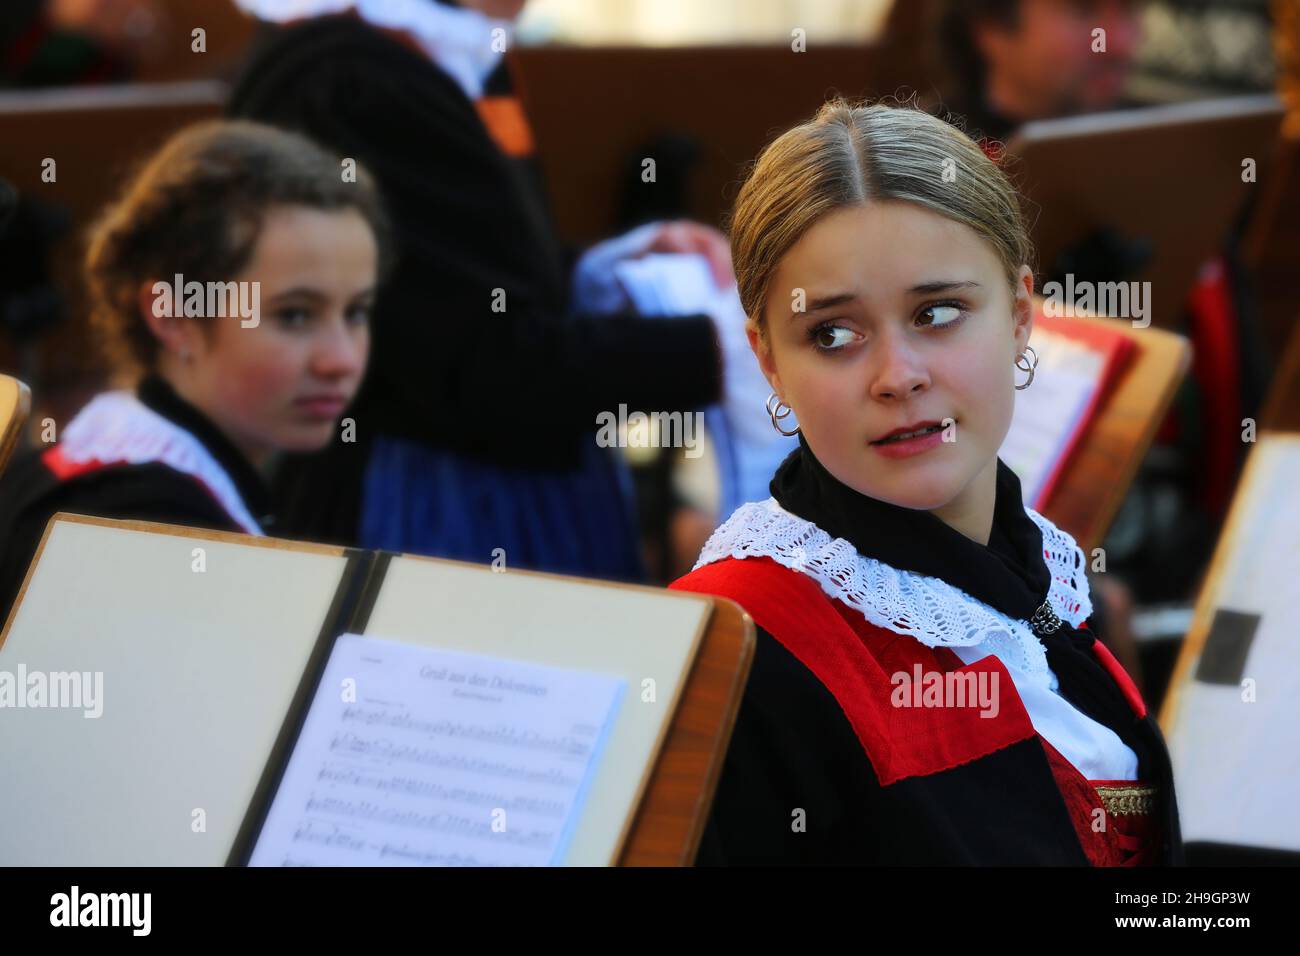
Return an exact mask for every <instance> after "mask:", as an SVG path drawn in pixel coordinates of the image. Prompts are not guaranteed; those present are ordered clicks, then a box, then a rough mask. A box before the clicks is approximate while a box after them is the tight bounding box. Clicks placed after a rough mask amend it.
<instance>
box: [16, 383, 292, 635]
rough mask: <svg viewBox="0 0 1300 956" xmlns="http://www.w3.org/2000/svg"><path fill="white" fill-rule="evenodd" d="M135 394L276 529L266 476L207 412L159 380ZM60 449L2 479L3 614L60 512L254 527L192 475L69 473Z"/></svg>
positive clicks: (160, 470) (145, 465) (104, 469)
mask: <svg viewBox="0 0 1300 956" xmlns="http://www.w3.org/2000/svg"><path fill="white" fill-rule="evenodd" d="M136 395H137V397H138V398H139V399H140V401H141V402H142V403H143V404H144V405H145V406H146V407H147V408H149V409H151V410H152V411H154V412H157V413H158V414H159V415H161V416H163V417H164V418H165V419H167V420H168V421H170V422H171V423H173V424H175V425H177V426H179V427H180V428H182V429H184V430H185V431H186V432H188V433H189V434H190V435H192V436H193V437H194V438H196V439H197V440H198V441H199V442H200V443H201V444H202V445H203V447H204V448H205V449H206V450H207V451H208V453H209V454H210V455H211V456H212V457H213V458H214V459H215V460H216V463H217V464H218V465H219V466H220V468H221V469H222V470H223V471H224V472H225V473H226V475H228V476H229V478H230V480H231V481H232V482H233V483H234V486H235V489H236V491H237V493H238V495H239V497H240V498H241V499H242V501H243V503H244V504H245V505H246V506H247V509H248V510H249V511H250V512H251V513H252V515H254V516H255V517H256V520H257V523H258V525H259V526H261V527H262V529H263V530H270V529H271V528H272V527H273V525H274V522H275V519H274V516H273V515H272V514H271V499H270V495H269V492H268V491H267V489H266V487H265V485H264V483H263V481H262V478H261V476H260V475H259V474H258V472H257V470H256V469H255V468H254V467H253V466H252V465H251V464H250V463H249V462H248V460H247V459H246V458H244V456H243V455H242V454H241V453H240V452H239V451H238V449H236V448H235V447H234V446H233V445H232V444H231V443H230V441H229V440H228V439H227V438H226V437H225V436H224V435H223V434H222V433H221V432H220V431H219V430H218V429H217V427H216V426H215V425H214V424H213V423H212V422H211V421H210V420H209V419H208V418H207V417H206V416H205V415H204V414H203V413H202V412H200V411H199V410H198V409H197V408H195V407H194V406H193V405H190V404H189V403H188V402H186V401H185V400H184V399H182V398H181V397H180V396H179V395H177V394H176V392H175V390H174V389H172V387H171V386H170V385H169V384H168V383H167V382H166V381H164V380H163V379H162V378H160V377H158V376H148V377H146V378H145V379H143V380H142V381H141V382H140V384H139V386H138V387H137V389H136ZM74 421H75V419H74ZM58 447H59V446H58V445H57V444H56V445H53V446H51V447H50V448H45V449H37V450H34V451H31V452H28V453H26V454H25V455H21V456H20V457H18V458H17V459H16V460H14V461H13V462H11V463H10V466H9V467H8V468H7V469H6V470H5V472H4V475H3V476H0V542H3V550H2V551H0V609H2V610H3V612H4V613H5V614H7V613H8V610H9V607H10V605H11V604H12V603H13V600H14V598H15V597H16V595H17V593H18V589H19V588H20V587H21V585H22V582H23V578H24V577H25V576H26V574H27V567H28V565H29V564H30V563H31V559H32V555H33V554H34V553H35V551H36V547H37V545H38V544H39V543H40V540H41V536H42V535H43V534H44V533H45V526H46V525H47V524H48V523H49V519H50V516H51V515H53V514H54V513H55V512H59V511H66V512H70V513H73V514H82V515H93V516H96V517H103V518H133V519H138V520H142V521H159V522H164V523H167V524H180V525H189V526H191V527H196V528H214V529H217V530H223V531H246V530H248V529H246V528H244V527H243V526H241V525H240V523H239V522H238V521H237V520H236V519H235V518H234V517H232V515H231V514H230V513H229V511H227V509H226V508H225V507H223V505H222V504H221V503H220V502H219V501H218V500H217V499H216V498H215V497H213V495H212V494H211V493H209V491H208V490H207V489H206V488H205V487H204V485H203V484H201V483H200V482H199V481H196V480H195V478H194V477H193V476H191V475H189V474H186V473H184V472H181V471H177V470H176V469H174V468H172V467H170V466H168V465H165V464H162V463H160V462H156V461H151V462H141V463H138V464H128V463H126V462H120V461H119V462H105V463H102V464H101V465H100V466H97V467H90V468H77V469H76V473H75V474H70V473H69V472H68V471H67V470H65V469H62V468H59V467H58V466H57V465H56V464H54V462H55V461H56V458H55V456H54V455H53V452H54V451H56V450H57V449H58ZM52 465H53V467H52ZM60 473H62V476H61V475H60Z"/></svg>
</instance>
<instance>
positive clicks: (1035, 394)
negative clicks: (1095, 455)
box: [998, 330, 1106, 509]
mask: <svg viewBox="0 0 1300 956" xmlns="http://www.w3.org/2000/svg"><path fill="white" fill-rule="evenodd" d="M1032 344H1033V346H1034V350H1035V351H1036V352H1037V353H1038V370H1037V374H1036V375H1035V376H1034V384H1033V386H1031V387H1030V388H1028V389H1025V390H1023V391H1018V392H1016V407H1015V411H1014V412H1013V413H1012V416H1011V428H1010V430H1009V431H1008V432H1007V437H1006V440H1005V441H1003V443H1002V447H1001V448H1000V449H999V450H998V456H999V457H1000V458H1001V459H1002V460H1003V461H1004V462H1006V463H1007V466H1008V467H1009V468H1010V469H1011V470H1012V471H1014V472H1015V473H1016V475H1017V476H1018V477H1019V478H1020V488H1021V491H1022V493H1023V494H1024V499H1025V504H1026V505H1028V506H1029V507H1031V508H1035V509H1037V508H1039V507H1040V506H1041V505H1042V502H1041V501H1039V497H1040V496H1041V494H1042V491H1043V487H1044V485H1045V484H1046V482H1047V480H1048V478H1050V477H1051V475H1052V470H1053V469H1054V468H1055V466H1056V462H1057V461H1058V460H1059V459H1060V458H1061V456H1062V455H1065V454H1067V453H1068V451H1069V448H1070V445H1071V443H1072V439H1073V437H1074V435H1075V433H1076V432H1077V431H1078V429H1079V428H1080V426H1081V425H1082V421H1081V420H1082V418H1083V414H1084V412H1085V411H1086V409H1087V408H1088V403H1089V402H1090V401H1091V400H1092V396H1093V395H1094V394H1095V393H1096V391H1097V389H1098V387H1099V386H1100V382H1101V376H1102V372H1103V371H1104V368H1105V362H1106V359H1105V356H1103V355H1102V354H1101V353H1100V352H1097V351H1096V350H1095V349H1092V348H1090V347H1088V346H1087V345H1085V344H1084V343H1082V342H1079V341H1078V340H1076V339H1072V338H1070V337H1069V336H1065V335H1054V334H1052V333H1050V332H1045V331H1042V330H1039V331H1036V332H1035V333H1034V336H1033V342H1032ZM1018 377H1019V376H1018Z"/></svg>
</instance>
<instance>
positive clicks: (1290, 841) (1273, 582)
mask: <svg viewBox="0 0 1300 956" xmlns="http://www.w3.org/2000/svg"><path fill="white" fill-rule="evenodd" d="M1252 455H1254V456H1256V460H1254V461H1252V462H1251V463H1250V468H1251V471H1252V473H1253V474H1252V475H1251V484H1250V486H1249V487H1245V488H1240V489H1239V490H1238V492H1237V494H1238V496H1239V497H1240V496H1242V495H1244V496H1245V498H1244V499H1243V500H1244V504H1245V511H1244V513H1243V514H1242V520H1240V521H1239V522H1238V523H1237V527H1236V528H1235V529H1234V530H1233V531H1232V535H1233V536H1232V539H1231V540H1229V541H1227V542H1221V543H1220V547H1221V548H1222V547H1225V546H1226V547H1227V548H1228V549H1229V550H1228V552H1227V554H1226V558H1225V559H1224V560H1223V561H1222V562H1221V573H1220V575H1219V578H1218V581H1217V583H1216V584H1215V590H1214V593H1213V594H1212V595H1209V596H1208V598H1206V599H1204V600H1203V603H1202V606H1200V607H1198V621H1199V620H1200V619H1201V618H1200V615H1204V616H1205V620H1206V623H1207V624H1209V623H1211V622H1213V624H1214V626H1213V627H1211V630H1210V633H1209V636H1208V637H1207V639H1206V642H1205V645H1204V646H1203V647H1202V649H1201V653H1200V655H1199V657H1198V659H1197V660H1196V661H1194V662H1192V665H1191V668H1190V671H1189V673H1188V680H1187V681H1186V683H1185V684H1184V685H1183V686H1182V687H1181V688H1171V689H1170V692H1171V693H1177V694H1178V697H1177V698H1176V699H1177V702H1178V706H1177V710H1176V712H1175V713H1174V714H1173V717H1172V719H1171V721H1170V733H1169V750H1170V757H1171V759H1172V761H1173V766H1174V775H1175V786H1176V788H1177V794H1178V803H1179V811H1180V816H1181V820H1182V827H1183V838H1184V839H1185V840H1188V841H1213V842H1219V843H1228V844H1232V845H1240V846H1256V847H1269V848H1274V849H1287V850H1296V851H1300V813H1297V812H1296V807H1297V806H1300V624H1297V623H1296V615H1295V605H1294V600H1295V592H1296V581H1297V577H1298V576H1300V498H1298V497H1297V489H1300V436H1294V435H1265V436H1263V437H1261V439H1260V441H1259V444H1258V445H1257V446H1256V448H1255V449H1254V450H1253V451H1252ZM1207 657H1209V660H1207Z"/></svg>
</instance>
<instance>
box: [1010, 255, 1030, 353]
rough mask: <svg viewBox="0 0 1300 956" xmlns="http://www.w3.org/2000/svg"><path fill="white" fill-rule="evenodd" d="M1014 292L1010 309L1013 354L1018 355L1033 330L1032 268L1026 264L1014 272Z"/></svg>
mask: <svg viewBox="0 0 1300 956" xmlns="http://www.w3.org/2000/svg"><path fill="white" fill-rule="evenodd" d="M1015 292H1016V298H1015V301H1014V302H1013V303H1012V304H1011V310H1012V316H1013V318H1014V320H1015V343H1016V352H1015V354H1016V355H1019V354H1020V353H1021V352H1023V351H1024V350H1025V346H1026V345H1028V344H1029V335H1030V333H1031V332H1033V331H1034V309H1035V306H1034V270H1032V269H1030V268H1029V266H1027V265H1022V266H1021V267H1020V272H1019V273H1017V274H1016V290H1015Z"/></svg>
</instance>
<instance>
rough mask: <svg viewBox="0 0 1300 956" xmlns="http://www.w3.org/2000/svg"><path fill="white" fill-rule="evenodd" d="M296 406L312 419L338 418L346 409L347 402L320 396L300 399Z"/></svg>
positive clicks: (342, 399)
mask: <svg viewBox="0 0 1300 956" xmlns="http://www.w3.org/2000/svg"><path fill="white" fill-rule="evenodd" d="M294 405H295V406H296V407H297V408H301V409H302V410H303V411H305V412H306V413H307V414H308V415H309V416H311V417H312V418H336V417H338V416H339V415H340V414H341V413H342V412H343V409H344V408H345V407H347V400H346V399H344V398H338V397H327V396H318V397H315V398H300V399H298V400H297V401H296V402H294Z"/></svg>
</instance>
